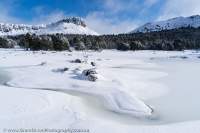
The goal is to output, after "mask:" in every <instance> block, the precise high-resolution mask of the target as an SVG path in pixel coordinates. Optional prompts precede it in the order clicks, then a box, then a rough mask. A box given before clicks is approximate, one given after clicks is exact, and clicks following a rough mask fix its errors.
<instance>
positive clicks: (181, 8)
mask: <svg viewBox="0 0 200 133" xmlns="http://www.w3.org/2000/svg"><path fill="white" fill-rule="evenodd" d="M197 14H200V0H181V1H180V0H168V1H166V3H165V6H164V7H163V10H162V11H161V15H160V16H159V18H158V20H164V19H169V18H173V17H177V16H191V15H197Z"/></svg>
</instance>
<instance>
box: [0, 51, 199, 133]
mask: <svg viewBox="0 0 200 133" xmlns="http://www.w3.org/2000/svg"><path fill="white" fill-rule="evenodd" d="M86 54H87V55H88V58H87V59H86V58H84V56H85V55H86ZM182 56H186V57H188V58H187V59H183V58H181V57H182ZM199 56H200V53H199V52H198V51H197V52H196V51H185V52H167V51H137V52H132V51H128V52H119V51H115V50H105V51H103V52H93V51H87V52H76V51H74V52H72V53H70V52H67V51H64V52H50V51H48V52H45V51H38V52H32V51H23V50H20V49H1V50H0V62H1V64H0V81H1V84H2V85H1V86H0V97H1V100H0V105H1V107H2V109H1V110H0V128H2V129H3V128H23V127H24V128H47V127H49V128H79V129H80V128H84V129H89V130H90V132H95V133H98V132H99V133H100V132H110V131H112V132H116V133H118V132H119V133H120V132H127V133H129V132H131V133H132V132H138V133H146V132H148V133H149V132H150V133H153V132H158V133H167V132H172V133H173V132H176V133H177V132H180V133H184V132H185V133H188V132H192V133H195V132H199V131H200V128H199V124H200V121H199V119H200V118H198V112H196V113H194V114H195V115H190V114H192V113H193V111H192V109H193V106H192V105H191V106H187V105H184V104H183V105H180V106H179V105H178V104H180V102H181V101H175V102H174V104H173V106H175V104H177V108H175V107H174V108H175V109H176V110H177V111H176V110H174V112H177V113H178V111H181V109H182V108H180V110H178V108H179V107H181V106H182V107H183V106H184V107H190V108H191V109H190V110H189V109H188V110H186V111H183V113H185V114H188V116H189V117H197V119H187V117H183V118H184V119H180V118H179V117H176V114H171V113H173V108H172V107H173V106H171V105H170V104H171V103H172V102H173V100H176V96H178V95H174V96H172V97H170V98H171V102H165V101H164V99H167V98H168V96H170V94H171V93H172V92H173V91H172V90H171V88H173V85H171V86H168V84H172V83H171V82H170V81H169V79H167V77H169V75H172V73H171V72H170V71H169V70H168V69H166V68H168V67H169V68H171V67H170V66H173V65H167V64H163V63H162V62H163V61H165V62H167V63H168V62H171V61H172V62H175V63H183V64H184V63H186V64H188V62H189V63H195V64H193V65H191V66H187V67H191V68H192V66H194V65H195V66H196V69H195V70H197V69H198V66H199V63H200V60H199V58H198V57H199ZM77 58H80V59H82V60H87V62H88V63H72V62H71V61H72V60H75V59H77ZM92 61H93V62H96V64H97V66H96V67H94V66H91V65H90V62H92ZM41 62H46V64H44V65H40V64H41ZM196 63H197V64H196ZM65 67H67V68H69V70H68V71H66V72H64V73H57V72H54V71H52V70H55V69H59V68H65ZM177 67H180V66H177ZM90 68H96V69H97V72H98V77H99V78H98V80H97V82H90V81H87V80H85V79H83V78H82V76H81V73H82V71H83V70H85V69H90ZM174 70H176V69H175V68H174ZM183 70H185V69H183ZM180 73H183V71H181V72H180ZM175 75H176V74H175ZM183 75H184V74H183ZM183 75H181V76H182V77H183ZM191 75H194V77H195V71H194V72H192V74H191ZM172 76H173V75H172ZM165 78H166V79H165ZM170 78H172V77H170ZM175 78H179V77H175ZM191 78H192V77H191ZM2 79H3V80H2ZM161 79H164V81H161ZM195 79H196V78H195ZM167 80H168V81H169V82H165V81H167ZM195 81H196V80H195ZM180 82H181V80H180V81H179V82H178V83H179V84H180ZM189 83H194V82H189ZM195 83H196V82H195ZM173 84H176V82H173ZM194 86H197V84H195V85H194ZM176 87H179V86H175V87H174V88H173V89H176ZM181 87H183V88H184V85H183V86H181ZM187 87H188V86H187ZM192 88H194V87H192ZM197 88H198V86H197ZM197 88H196V90H198V89H197ZM194 89H195V88H194ZM181 90H182V89H179V90H177V92H176V94H178V93H179V92H180V91H181ZM171 91H172V92H171ZM183 91H184V92H183V94H185V95H186V94H187V93H188V91H189V90H188V89H187V90H186V91H185V89H183ZM192 92H193V91H192ZM192 92H191V93H192ZM190 96H191V97H192V96H194V97H195V100H196V101H198V97H199V96H198V93H196V96H195V95H190ZM170 98H168V99H170ZM196 98H197V99H196ZM195 100H188V101H190V102H193V103H195V106H197V105H198V103H197V102H195ZM159 101H160V102H159ZM186 101H187V99H185V100H184V102H186ZM159 103H163V105H160V104H159ZM158 105H159V106H158ZM165 105H166V107H167V108H169V109H168V110H166V111H165V109H164V107H165ZM152 108H153V112H152V110H151V109H152ZM169 110H170V111H171V112H170V111H169ZM160 111H162V112H160ZM187 111H190V112H189V113H188V112H187ZM165 113H166V114H165ZM162 115H164V117H163V116H162ZM167 115H169V116H171V115H172V116H173V117H174V119H172V117H169V119H170V120H171V121H170V122H169V121H168V119H167V120H166V119H165V117H167ZM181 115H182V114H181ZM177 119H179V120H178V121H177Z"/></svg>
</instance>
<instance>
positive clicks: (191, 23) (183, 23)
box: [131, 15, 200, 33]
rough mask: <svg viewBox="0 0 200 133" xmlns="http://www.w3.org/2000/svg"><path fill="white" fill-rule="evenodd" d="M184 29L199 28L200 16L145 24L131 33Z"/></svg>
mask: <svg viewBox="0 0 200 133" xmlns="http://www.w3.org/2000/svg"><path fill="white" fill-rule="evenodd" d="M184 27H185V28H186V27H193V28H199V27H200V15H193V16H189V17H176V18H171V19H168V20H164V21H157V22H152V23H146V24H145V25H143V26H141V27H139V28H137V29H135V30H134V31H132V32H131V33H137V32H143V33H145V32H154V31H163V30H171V29H178V28H184Z"/></svg>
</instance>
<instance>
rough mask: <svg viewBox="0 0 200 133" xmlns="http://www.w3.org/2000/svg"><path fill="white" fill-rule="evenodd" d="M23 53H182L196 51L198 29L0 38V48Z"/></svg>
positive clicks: (199, 45) (198, 44)
mask: <svg viewBox="0 0 200 133" xmlns="http://www.w3.org/2000/svg"><path fill="white" fill-rule="evenodd" d="M16 45H19V46H20V47H22V48H24V49H26V50H56V51H62V50H73V49H75V50H86V49H90V50H101V49H118V50H123V51H126V50H184V49H200V28H191V27H187V28H179V29H173V30H166V31H159V32H150V33H132V34H119V35H101V36H92V35H69V34H67V35H65V34H55V35H36V34H29V33H28V34H26V35H18V36H7V37H0V47H3V48H12V47H14V46H16Z"/></svg>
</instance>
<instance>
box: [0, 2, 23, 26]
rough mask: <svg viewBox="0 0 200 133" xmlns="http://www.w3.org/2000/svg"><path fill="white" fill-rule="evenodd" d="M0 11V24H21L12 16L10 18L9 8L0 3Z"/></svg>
mask: <svg viewBox="0 0 200 133" xmlns="http://www.w3.org/2000/svg"><path fill="white" fill-rule="evenodd" d="M11 7H12V5H11ZM0 9H1V13H0V22H2V23H20V22H21V21H20V20H19V19H17V18H15V17H14V16H11V15H10V13H9V11H10V7H8V6H5V5H4V4H2V3H1V2H0Z"/></svg>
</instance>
